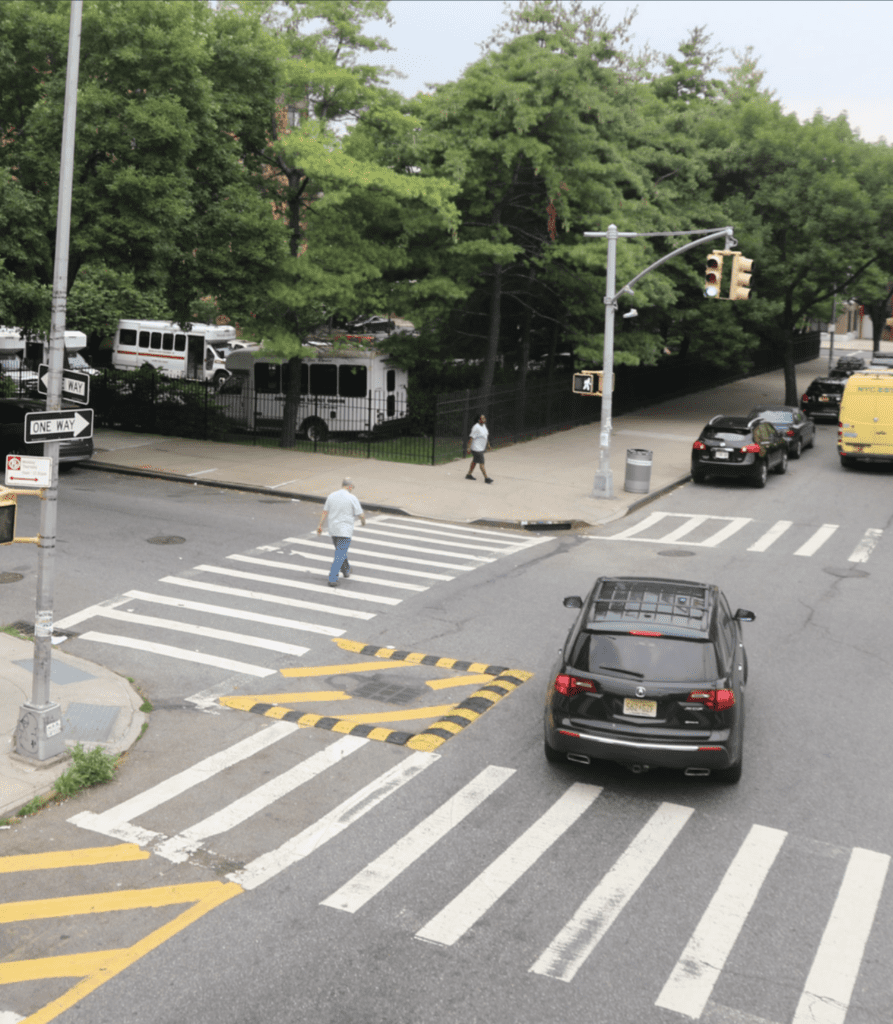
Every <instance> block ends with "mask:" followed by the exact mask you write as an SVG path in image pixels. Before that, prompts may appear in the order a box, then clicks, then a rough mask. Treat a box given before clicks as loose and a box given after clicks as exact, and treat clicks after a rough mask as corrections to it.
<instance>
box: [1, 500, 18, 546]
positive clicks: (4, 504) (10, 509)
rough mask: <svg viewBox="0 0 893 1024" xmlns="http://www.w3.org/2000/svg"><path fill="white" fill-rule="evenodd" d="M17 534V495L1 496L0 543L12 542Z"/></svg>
mask: <svg viewBox="0 0 893 1024" xmlns="http://www.w3.org/2000/svg"><path fill="white" fill-rule="evenodd" d="M15 536H16V496H15V495H14V494H10V493H9V492H8V491H7V492H6V494H4V495H3V497H0V544H12V542H13V541H14V540H15Z"/></svg>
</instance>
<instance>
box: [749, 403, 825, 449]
mask: <svg viewBox="0 0 893 1024" xmlns="http://www.w3.org/2000/svg"><path fill="white" fill-rule="evenodd" d="M747 415H748V416H750V417H752V418H754V417H757V416H758V417H759V418H760V419H761V420H767V421H768V422H769V423H771V424H772V426H773V427H775V430H776V431H777V433H778V434H779V435H780V436H781V437H783V438H784V439H785V441H786V442H787V446H788V455H789V456H790V457H791V458H792V459H799V458H800V454H801V452H802V451H803V449H804V448H812V447H813V446H814V445H815V423H813V422H812V420H811V419H810V418H809V417H808V416H804V414H803V413H802V412H801V411H800V410H799V409H798V408H797V407H796V406H795V405H758V406H757V407H756V408H755V409H751V410H750V412H749V413H748V414H747Z"/></svg>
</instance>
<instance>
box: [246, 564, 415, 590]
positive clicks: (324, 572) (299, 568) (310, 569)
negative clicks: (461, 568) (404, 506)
mask: <svg viewBox="0 0 893 1024" xmlns="http://www.w3.org/2000/svg"><path fill="white" fill-rule="evenodd" d="M227 558H230V559H232V560H233V561H234V562H245V563H247V564H248V565H264V566H268V567H269V568H272V569H286V570H288V571H289V572H306V573H310V574H311V575H315V576H328V575H329V571H328V569H317V568H316V566H315V565H294V564H293V563H291V562H282V561H279V562H274V561H273V559H272V558H255V557H253V556H251V555H227ZM356 565H357V563H356V562H351V568H354V567H355V566H356ZM350 578H351V579H352V580H354V581H355V582H358V583H372V584H374V585H375V586H379V587H391V588H393V589H396V590H415V591H418V592H419V593H421V592H422V591H424V590H428V589H430V588H429V587H426V586H423V585H421V584H419V583H401V582H400V580H380V579H377V578H376V577H374V576H358V575H357V574H356V573H355V572H351V574H350Z"/></svg>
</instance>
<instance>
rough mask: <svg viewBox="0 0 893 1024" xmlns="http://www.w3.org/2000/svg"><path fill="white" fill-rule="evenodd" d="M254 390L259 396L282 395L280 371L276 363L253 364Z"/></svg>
mask: <svg viewBox="0 0 893 1024" xmlns="http://www.w3.org/2000/svg"><path fill="white" fill-rule="evenodd" d="M254 389H255V391H256V392H257V393H258V394H259V395H280V394H282V369H281V367H280V366H279V364H278V363H255V364H254Z"/></svg>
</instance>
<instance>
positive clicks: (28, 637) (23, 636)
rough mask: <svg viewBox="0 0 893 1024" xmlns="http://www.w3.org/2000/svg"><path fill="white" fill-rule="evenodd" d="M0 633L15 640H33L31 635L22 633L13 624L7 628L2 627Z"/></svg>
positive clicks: (16, 625) (15, 624)
mask: <svg viewBox="0 0 893 1024" xmlns="http://www.w3.org/2000/svg"><path fill="white" fill-rule="evenodd" d="M0 632H2V633H6V635H7V636H12V637H15V639H16V640H30V641H33V640H34V636H33V634H31V633H23V632H22V631H21V629H19V627H18V624H17V623H15V622H12V623H10V624H9V625H8V626H4V627H3V629H2V630H0Z"/></svg>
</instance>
